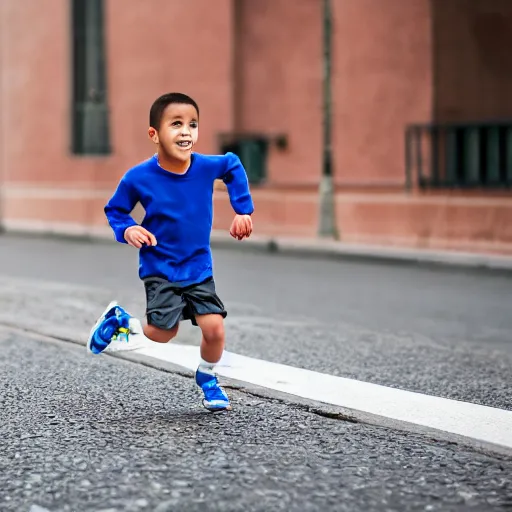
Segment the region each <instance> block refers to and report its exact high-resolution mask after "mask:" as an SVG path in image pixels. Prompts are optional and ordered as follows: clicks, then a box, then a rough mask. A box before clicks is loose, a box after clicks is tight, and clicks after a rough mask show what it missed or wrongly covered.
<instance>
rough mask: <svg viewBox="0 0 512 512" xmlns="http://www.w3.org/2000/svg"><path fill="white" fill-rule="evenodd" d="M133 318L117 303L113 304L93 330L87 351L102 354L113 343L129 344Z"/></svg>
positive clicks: (108, 307)
mask: <svg viewBox="0 0 512 512" xmlns="http://www.w3.org/2000/svg"><path fill="white" fill-rule="evenodd" d="M130 318H131V316H130V315H129V314H128V313H127V312H126V311H125V310H124V309H123V308H122V307H121V306H119V304H117V302H111V303H110V304H109V305H108V306H107V309H105V311H104V312H103V314H102V315H101V316H100V317H99V318H98V320H97V322H96V324H95V325H94V327H93V328H92V329H91V332H90V334H89V339H88V340H87V351H88V352H91V353H92V354H101V353H102V352H103V351H104V350H106V349H107V348H108V347H109V346H110V344H111V343H112V341H115V340H117V341H120V342H123V343H127V342H128V339H129V338H128V335H129V333H130Z"/></svg>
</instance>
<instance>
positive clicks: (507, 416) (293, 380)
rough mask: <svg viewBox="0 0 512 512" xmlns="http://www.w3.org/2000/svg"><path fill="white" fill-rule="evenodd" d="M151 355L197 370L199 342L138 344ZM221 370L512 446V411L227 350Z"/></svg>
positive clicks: (484, 441) (293, 391) (143, 352)
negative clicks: (272, 361)
mask: <svg viewBox="0 0 512 512" xmlns="http://www.w3.org/2000/svg"><path fill="white" fill-rule="evenodd" d="M132 352H133V353H137V354H141V355H145V356H150V357H153V358H156V359H160V360H162V361H167V362H169V363H173V364H176V365H179V366H182V367H184V368H187V369H189V370H192V371H195V369H196V367H197V362H198V359H199V350H198V347H196V346H187V345H179V344H176V343H175V344H167V345H158V344H155V346H150V347H147V348H138V349H136V350H133V351H132ZM216 371H217V373H218V375H219V376H223V377H227V378H230V379H234V380H237V381H241V382H245V383H249V384H253V385H256V386H260V387H264V388H267V389H271V390H275V391H280V392H283V393H287V394H291V395H294V396H298V397H301V398H305V399H308V400H314V401H316V402H322V403H324V404H330V405H334V406H338V407H342V408H346V409H350V410H352V411H356V412H362V413H365V414H369V415H374V416H380V417H384V418H388V419H392V420H395V421H397V422H403V423H407V424H413V425H416V426H419V427H423V428H427V429H435V430H438V431H442V432H448V433H450V434H454V435H456V436H462V437H465V438H469V439H472V440H476V441H478V442H481V443H482V444H489V445H493V446H497V447H503V448H505V449H506V450H507V451H508V450H512V411H506V410H503V409H496V408H493V407H487V406H483V405H477V404H472V403H467V402H461V401H457V400H450V399H446V398H440V397H436V396H430V395H423V394H420V393H414V392H411V391H404V390H401V389H395V388H388V387H385V386H380V385H377V384H371V383H368V382H362V381H357V380H353V379H346V378H342V377H335V376H333V375H327V374H323V373H318V372H313V371H309V370H303V369H300V368H294V367H291V366H286V365H282V364H277V363H271V362H268V361H263V360H260V359H254V358H251V357H246V356H241V355H238V354H233V353H231V352H225V354H224V356H223V358H222V360H221V361H220V363H219V365H218V366H217V367H216Z"/></svg>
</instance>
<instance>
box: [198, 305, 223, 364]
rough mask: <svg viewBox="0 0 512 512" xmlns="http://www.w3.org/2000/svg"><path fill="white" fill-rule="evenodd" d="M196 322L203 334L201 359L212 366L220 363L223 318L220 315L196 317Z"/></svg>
mask: <svg viewBox="0 0 512 512" xmlns="http://www.w3.org/2000/svg"><path fill="white" fill-rule="evenodd" d="M196 322H197V325H198V326H199V328H200V329H201V332H202V334H203V337H202V339H201V359H202V360H203V361H206V362H208V363H211V364H212V366H213V365H214V364H215V363H218V362H219V361H220V358H221V357H222V352H224V344H225V333H224V318H222V316H221V315H198V316H196Z"/></svg>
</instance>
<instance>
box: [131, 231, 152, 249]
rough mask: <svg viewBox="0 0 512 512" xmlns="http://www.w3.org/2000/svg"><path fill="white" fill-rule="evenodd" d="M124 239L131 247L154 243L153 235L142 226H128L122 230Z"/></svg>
mask: <svg viewBox="0 0 512 512" xmlns="http://www.w3.org/2000/svg"><path fill="white" fill-rule="evenodd" d="M124 239H125V240H126V241H127V242H128V243H129V244H130V245H132V246H133V247H136V248H137V249H140V248H141V247H142V246H143V245H144V244H146V245H148V246H149V245H156V238H155V235H153V234H152V233H150V232H149V231H148V230H147V229H144V228H143V227H142V226H130V227H129V228H127V229H126V230H125V232H124Z"/></svg>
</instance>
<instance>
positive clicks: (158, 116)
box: [149, 92, 199, 130]
mask: <svg viewBox="0 0 512 512" xmlns="http://www.w3.org/2000/svg"><path fill="white" fill-rule="evenodd" d="M172 103H181V104H185V105H192V106H193V107H194V108H195V109H196V110H197V115H198V116H199V107H198V106H197V103H196V102H195V101H194V100H193V99H192V98H191V97H190V96H187V95H186V94H182V93H181V92H169V93H167V94H163V95H162V96H160V98H157V99H156V100H155V101H154V103H153V105H151V109H150V111H149V126H151V127H152V128H154V129H155V130H158V129H159V128H160V123H161V121H162V114H163V113H164V110H165V109H166V107H167V106H168V105H171V104H172Z"/></svg>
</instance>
